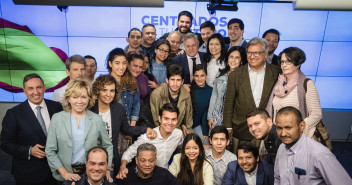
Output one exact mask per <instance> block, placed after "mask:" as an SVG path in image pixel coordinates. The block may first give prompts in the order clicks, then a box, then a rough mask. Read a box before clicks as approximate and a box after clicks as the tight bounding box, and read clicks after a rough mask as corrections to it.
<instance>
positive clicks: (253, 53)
mask: <svg viewBox="0 0 352 185" xmlns="http://www.w3.org/2000/svg"><path fill="white" fill-rule="evenodd" d="M262 53H264V51H256V52H247V56H252V55H254V56H255V57H258V56H259V55H260V54H262Z"/></svg>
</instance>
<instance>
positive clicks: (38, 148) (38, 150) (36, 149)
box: [32, 144, 46, 159]
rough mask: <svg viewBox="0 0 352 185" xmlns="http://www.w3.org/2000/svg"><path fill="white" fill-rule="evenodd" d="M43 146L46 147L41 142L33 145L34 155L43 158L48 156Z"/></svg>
mask: <svg viewBox="0 0 352 185" xmlns="http://www.w3.org/2000/svg"><path fill="white" fill-rule="evenodd" d="M41 148H45V147H44V146H42V145H40V144H36V145H35V146H33V147H32V156H33V157H35V158H38V159H43V158H44V157H45V156H46V154H45V152H44V151H42V150H41Z"/></svg>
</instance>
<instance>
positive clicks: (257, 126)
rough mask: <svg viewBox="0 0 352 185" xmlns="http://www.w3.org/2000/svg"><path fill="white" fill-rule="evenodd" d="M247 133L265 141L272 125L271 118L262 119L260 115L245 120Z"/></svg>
mask: <svg viewBox="0 0 352 185" xmlns="http://www.w3.org/2000/svg"><path fill="white" fill-rule="evenodd" d="M247 124H248V128H249V132H250V133H251V134H252V136H254V137H255V138H257V139H259V140H262V139H264V140H266V139H267V137H268V135H269V132H270V129H271V127H272V125H273V122H272V121H271V118H268V119H266V120H265V119H264V118H263V117H262V116H261V115H260V114H257V115H255V116H252V117H249V118H247Z"/></svg>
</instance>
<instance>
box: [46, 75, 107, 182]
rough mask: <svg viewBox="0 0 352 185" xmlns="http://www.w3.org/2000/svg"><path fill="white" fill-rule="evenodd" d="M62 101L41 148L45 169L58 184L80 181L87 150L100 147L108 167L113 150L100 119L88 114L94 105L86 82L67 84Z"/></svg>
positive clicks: (93, 114)
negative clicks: (44, 144)
mask: <svg viewBox="0 0 352 185" xmlns="http://www.w3.org/2000/svg"><path fill="white" fill-rule="evenodd" d="M64 101H65V104H64V111H61V112H59V113H56V114H54V115H53V117H52V119H51V122H50V127H49V131H48V136H47V142H46V146H45V152H46V155H47V156H46V157H47V159H48V163H49V166H50V168H51V171H52V172H53V176H54V178H55V179H56V180H57V181H58V183H59V184H62V183H63V181H66V180H68V181H78V180H79V179H80V174H82V173H84V172H85V158H86V152H87V151H88V150H89V149H90V148H92V147H94V146H97V145H98V144H101V146H102V147H104V148H105V149H106V150H107V151H108V154H109V161H108V162H109V166H111V163H112V149H113V148H112V144H111V141H110V139H109V136H108V133H107V132H106V129H105V124H104V122H103V120H102V118H101V117H100V116H99V115H97V114H95V113H93V112H91V111H89V110H88V109H89V108H90V107H92V106H93V105H94V100H93V97H92V93H91V91H90V87H89V84H88V82H86V81H76V80H72V81H70V82H69V84H68V86H67V89H66V91H65V94H64ZM107 177H110V175H109V173H107ZM108 179H109V181H110V180H111V178H108Z"/></svg>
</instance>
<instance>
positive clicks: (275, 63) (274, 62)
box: [271, 54, 281, 68]
mask: <svg viewBox="0 0 352 185" xmlns="http://www.w3.org/2000/svg"><path fill="white" fill-rule="evenodd" d="M271 64H272V65H275V66H278V67H280V68H281V65H280V64H279V57H278V56H277V55H275V54H274V56H273V59H272V60H271Z"/></svg>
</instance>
